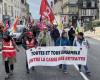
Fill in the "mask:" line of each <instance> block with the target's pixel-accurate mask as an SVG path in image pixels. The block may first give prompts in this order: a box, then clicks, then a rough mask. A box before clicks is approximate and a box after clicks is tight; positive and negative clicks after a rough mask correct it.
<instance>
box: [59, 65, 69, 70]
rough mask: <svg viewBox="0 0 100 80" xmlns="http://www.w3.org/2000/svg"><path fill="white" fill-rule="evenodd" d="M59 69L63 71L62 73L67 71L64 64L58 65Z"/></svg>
mask: <svg viewBox="0 0 100 80" xmlns="http://www.w3.org/2000/svg"><path fill="white" fill-rule="evenodd" d="M59 69H63V71H66V70H67V65H66V64H60V65H59Z"/></svg>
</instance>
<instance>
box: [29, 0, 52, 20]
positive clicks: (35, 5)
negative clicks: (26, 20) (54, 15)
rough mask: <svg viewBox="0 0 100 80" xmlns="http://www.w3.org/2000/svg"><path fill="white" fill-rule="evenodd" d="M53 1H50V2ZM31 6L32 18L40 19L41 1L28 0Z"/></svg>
mask: <svg viewBox="0 0 100 80" xmlns="http://www.w3.org/2000/svg"><path fill="white" fill-rule="evenodd" d="M50 1H51V0H48V2H50ZM28 3H29V6H30V12H31V13H32V16H33V18H34V19H39V17H40V16H39V10H40V4H41V0H28Z"/></svg>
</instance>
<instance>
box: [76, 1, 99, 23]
mask: <svg viewBox="0 0 100 80" xmlns="http://www.w3.org/2000/svg"><path fill="white" fill-rule="evenodd" d="M78 2H79V3H78V4H79V17H80V18H81V19H82V21H83V22H89V21H92V20H95V19H98V0H79V1H78Z"/></svg>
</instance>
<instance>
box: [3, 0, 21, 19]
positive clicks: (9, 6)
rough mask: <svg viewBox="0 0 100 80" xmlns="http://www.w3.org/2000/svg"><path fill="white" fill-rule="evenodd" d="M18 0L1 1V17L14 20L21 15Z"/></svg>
mask: <svg viewBox="0 0 100 80" xmlns="http://www.w3.org/2000/svg"><path fill="white" fill-rule="evenodd" d="M20 3H21V2H20V0H3V15H7V16H10V18H11V19H13V20H14V19H15V18H16V17H17V16H18V17H20V16H21V15H20V14H21V8H20V6H21V4H20Z"/></svg>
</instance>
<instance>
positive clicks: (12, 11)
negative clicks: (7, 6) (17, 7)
mask: <svg viewBox="0 0 100 80" xmlns="http://www.w3.org/2000/svg"><path fill="white" fill-rule="evenodd" d="M11 15H12V17H13V6H11Z"/></svg>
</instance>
